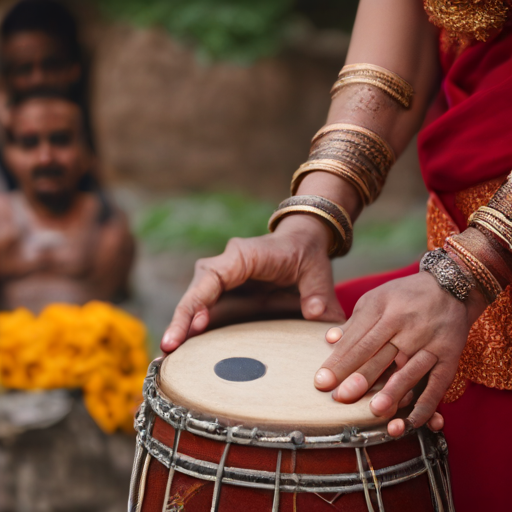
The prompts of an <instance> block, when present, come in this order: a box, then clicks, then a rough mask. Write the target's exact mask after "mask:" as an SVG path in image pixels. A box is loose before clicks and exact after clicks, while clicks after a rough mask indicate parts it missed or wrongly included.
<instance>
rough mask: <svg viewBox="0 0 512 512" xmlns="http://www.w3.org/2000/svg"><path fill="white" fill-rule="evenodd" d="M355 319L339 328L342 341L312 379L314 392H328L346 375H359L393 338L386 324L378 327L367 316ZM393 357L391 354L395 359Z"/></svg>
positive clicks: (376, 323)
mask: <svg viewBox="0 0 512 512" xmlns="http://www.w3.org/2000/svg"><path fill="white" fill-rule="evenodd" d="M359 317H360V318H361V321H360V322H358V323H354V321H353V318H354V316H352V317H351V319H350V320H348V321H347V322H346V323H345V324H344V325H343V336H342V338H341V339H340V340H339V342H338V343H337V344H336V347H335V348H334V350H333V352H332V354H331V355H330V356H329V358H328V359H327V360H326V361H325V362H324V363H323V364H322V368H320V370H319V371H318V372H317V373H316V375H315V386H316V387H317V388H318V389H320V390H322V391H329V390H331V389H333V388H334V387H335V386H337V385H338V384H340V383H341V382H343V381H344V380H345V379H346V378H347V377H348V376H349V375H350V374H352V373H354V372H359V369H360V368H361V366H363V365H364V364H365V363H366V362H367V361H368V360H369V359H370V358H371V357H373V356H374V355H375V354H376V353H377V352H378V351H379V350H380V349H381V347H383V346H384V345H385V344H386V342H387V341H388V340H389V339H391V338H392V337H393V330H392V328H391V326H389V325H388V324H387V323H386V324H384V325H379V323H378V321H376V320H372V321H371V322H369V321H368V318H369V317H371V313H370V314H368V315H359ZM382 323H384V322H382ZM347 325H348V327H347ZM397 353H398V351H395V356H396V354H397ZM384 369H385V368H384ZM381 373H382V372H381Z"/></svg>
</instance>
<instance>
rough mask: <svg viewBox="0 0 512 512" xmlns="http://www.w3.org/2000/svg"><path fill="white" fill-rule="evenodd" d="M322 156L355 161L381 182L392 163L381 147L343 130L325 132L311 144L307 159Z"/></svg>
mask: <svg viewBox="0 0 512 512" xmlns="http://www.w3.org/2000/svg"><path fill="white" fill-rule="evenodd" d="M323 158H333V159H336V160H341V161H350V162H355V163H357V164H358V166H359V167H360V168H363V169H366V170H367V171H368V172H369V174H370V175H372V176H374V177H375V179H376V180H377V181H378V182H382V184H383V183H384V181H385V179H386V177H387V175H388V172H389V169H390V168H391V165H392V163H393V161H390V160H389V156H388V155H387V154H385V153H384V152H383V151H382V148H379V147H378V146H376V145H375V144H370V143H369V142H368V140H367V139H365V138H364V137H361V136H354V134H353V133H350V132H347V131H343V130H341V131H334V132H330V133H327V134H325V135H323V136H322V137H321V138H320V139H318V140H316V141H315V142H314V144H312V145H311V150H310V153H309V159H308V160H318V159H323Z"/></svg>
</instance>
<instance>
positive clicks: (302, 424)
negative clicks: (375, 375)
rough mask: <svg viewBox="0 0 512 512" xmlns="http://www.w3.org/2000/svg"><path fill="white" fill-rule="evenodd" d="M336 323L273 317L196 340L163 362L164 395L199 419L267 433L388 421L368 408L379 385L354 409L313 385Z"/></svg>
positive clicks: (329, 431)
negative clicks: (328, 339) (217, 421)
mask: <svg viewBox="0 0 512 512" xmlns="http://www.w3.org/2000/svg"><path fill="white" fill-rule="evenodd" d="M332 325H333V324H327V323H322V322H308V321H305V320H275V321H269V322H253V323H247V324H240V325H233V326H229V327H224V328H222V329H218V330H215V331H210V332H207V333H205V334H202V335H200V336H196V337H195V338H191V339H190V340H188V341H187V342H186V343H184V344H183V345H181V346H180V347H179V348H178V349H177V350H176V351H175V352H173V353H172V354H171V355H170V356H168V357H167V358H166V359H165V360H164V362H163V364H162V367H161V372H160V382H159V387H160V391H161V392H162V393H163V394H164V395H165V396H167V397H168V398H169V399H170V400H171V401H172V402H174V403H175V404H177V405H181V406H184V407H186V408H188V409H189V410H190V411H192V412H195V413H197V414H198V415H201V416H208V417H211V418H213V419H215V418H218V419H219V420H220V421H222V422H223V423H225V424H227V425H243V426H245V427H248V428H253V427H258V428H259V429H262V430H273V431H276V430H277V431H287V432H290V431H293V430H300V431H302V432H304V433H305V434H308V435H315V434H332V433H337V432H339V431H340V430H342V429H343V427H344V426H357V427H362V428H365V427H366V428H369V427H373V426H378V425H383V424H385V423H387V420H388V419H389V418H382V417H380V418H377V417H375V416H374V415H373V414H372V412H371V411H370V408H369V402H370V400H371V398H372V396H373V395H374V394H375V393H376V392H377V391H378V390H379V389H381V388H382V385H383V384H382V381H380V382H378V383H377V384H376V385H375V386H374V387H373V388H372V389H371V390H370V391H369V392H368V393H367V394H366V395H365V396H364V397H363V398H362V399H361V400H359V402H357V403H355V404H350V405H346V404H340V403H339V402H335V401H334V400H333V399H332V397H331V394H330V393H329V392H328V393H324V392H321V391H318V390H317V389H316V388H315V387H314V385H313V377H314V375H315V372H316V371H317V370H318V369H319V368H320V366H321V365H322V363H323V362H324V361H325V359H327V357H328V356H329V354H331V352H332V350H333V346H332V345H330V344H329V343H327V342H326V341H325V333H326V331H327V330H328V329H329V328H330V327H332Z"/></svg>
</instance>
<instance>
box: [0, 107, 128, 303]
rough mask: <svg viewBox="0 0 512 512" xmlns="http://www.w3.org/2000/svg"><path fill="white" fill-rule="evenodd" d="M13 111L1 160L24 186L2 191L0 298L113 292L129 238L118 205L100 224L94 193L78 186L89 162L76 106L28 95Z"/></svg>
mask: <svg viewBox="0 0 512 512" xmlns="http://www.w3.org/2000/svg"><path fill="white" fill-rule="evenodd" d="M11 117H12V127H11V134H10V137H8V142H7V144H6V147H5V160H6V163H7V165H8V166H9V169H10V170H11V171H12V172H13V174H14V176H15V177H16V179H17V181H18V183H19V184H20V189H21V190H20V191H19V192H13V193H9V194H4V195H1V196H0V215H1V216H2V219H4V222H3V223H2V226H1V228H0V255H1V256H0V257H1V259H2V268H1V270H0V283H1V288H0V290H1V300H2V306H3V307H4V308H7V309H13V308H15V307H20V306H24V307H28V308H29V309H32V310H33V311H39V310H40V309H41V308H42V307H44V306H45V305H46V304H47V303H49V302H55V301H64V302H71V303H79V304H81V303H84V302H87V301H89V300H93V299H99V300H112V299H114V298H115V296H116V295H117V294H118V293H119V292H120V291H122V290H123V289H124V288H125V287H126V282H127V277H128V273H129V269H130V266H131V263H132V260H133V254H134V245H133V239H132V237H131V235H130V233H129V229H128V225H127V222H126V219H125V217H124V216H123V215H122V214H121V213H120V212H115V214H114V215H113V217H112V218H111V219H109V220H108V221H107V222H106V223H103V224H100V223H99V222H98V215H99V211H100V205H99V203H98V200H97V198H96V197H95V196H94V195H91V194H87V193H82V192H80V191H79V190H78V184H79V180H80V178H81V177H82V176H83V175H84V173H85V172H87V170H88V169H89V167H90V166H91V165H92V164H93V156H92V154H91V152H90V150H89V149H88V147H87V146H86V143H85V140H84V136H83V131H82V121H81V113H80V110H79V108H78V107H77V106H76V105H74V104H73V103H70V102H67V101H65V100H61V99H32V100H28V101H25V102H24V103H22V104H21V105H20V106H19V107H17V108H15V109H14V111H13V112H12V116H11ZM21 219H23V220H21Z"/></svg>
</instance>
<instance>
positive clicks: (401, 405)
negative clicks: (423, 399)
mask: <svg viewBox="0 0 512 512" xmlns="http://www.w3.org/2000/svg"><path fill="white" fill-rule="evenodd" d="M413 399H414V391H413V390H412V389H411V390H410V391H408V392H407V393H406V394H405V396H404V397H403V398H402V400H400V402H398V408H399V409H403V408H404V407H407V406H408V405H410V404H411V402H412V401H413Z"/></svg>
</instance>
